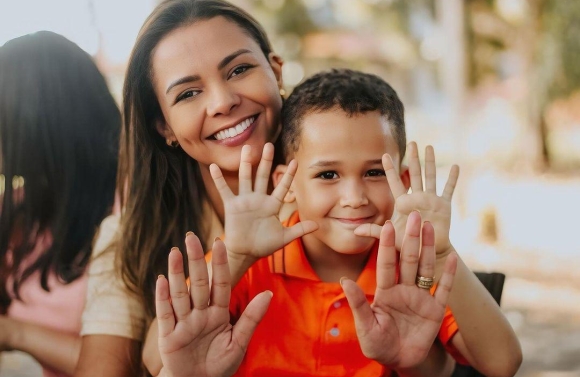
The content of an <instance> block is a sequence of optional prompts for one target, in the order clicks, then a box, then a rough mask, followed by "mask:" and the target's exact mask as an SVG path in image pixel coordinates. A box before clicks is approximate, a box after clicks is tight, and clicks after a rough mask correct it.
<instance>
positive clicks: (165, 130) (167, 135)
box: [155, 119, 177, 145]
mask: <svg viewBox="0 0 580 377" xmlns="http://www.w3.org/2000/svg"><path fill="white" fill-rule="evenodd" d="M155 128H156V129H157V132H159V135H161V136H162V137H163V138H164V139H165V142H166V143H167V145H171V143H173V142H177V138H176V137H175V134H174V133H173V131H172V130H171V128H170V127H169V126H168V125H167V123H166V122H165V120H164V119H158V120H157V121H156V122H155Z"/></svg>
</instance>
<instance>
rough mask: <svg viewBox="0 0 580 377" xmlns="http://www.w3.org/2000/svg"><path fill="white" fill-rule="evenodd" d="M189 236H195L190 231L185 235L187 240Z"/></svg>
mask: <svg viewBox="0 0 580 377" xmlns="http://www.w3.org/2000/svg"><path fill="white" fill-rule="evenodd" d="M187 236H193V232H192V231H191V230H190V231H189V232H187V233H185V238H187Z"/></svg>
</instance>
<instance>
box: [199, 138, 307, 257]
mask: <svg viewBox="0 0 580 377" xmlns="http://www.w3.org/2000/svg"><path fill="white" fill-rule="evenodd" d="M250 153H251V147H250V146H249V145H244V147H243V148H242V156H241V159H240V171H239V182H240V183H239V193H238V195H237V196H236V195H234V193H233V192H232V190H231V189H230V188H229V186H228V185H227V183H226V181H225V179H224V177H223V175H222V173H221V171H220V168H219V167H218V166H217V165H215V164H212V165H211V166H210V172H211V176H212V178H213V180H214V182H215V185H216V187H217V189H218V191H219V193H220V196H221V198H222V200H223V202H224V209H225V221H224V222H225V234H226V240H225V242H226V245H227V249H228V256H229V257H230V258H232V257H233V258H239V257H250V258H255V259H258V258H261V257H265V256H268V255H270V254H272V253H273V252H275V251H276V250H278V249H280V248H282V247H283V246H285V245H286V244H288V243H290V242H291V241H293V240H295V239H296V238H298V237H302V236H303V235H305V234H308V233H310V232H313V231H315V230H316V229H318V225H317V224H316V223H315V222H314V221H302V222H300V223H298V224H296V225H294V226H292V227H291V228H287V227H284V226H282V224H281V222H280V219H279V218H278V213H279V212H280V208H281V207H282V204H283V202H284V197H285V196H286V193H287V192H288V190H289V188H290V184H291V183H292V179H293V178H294V174H295V173H296V168H297V167H296V162H295V161H291V162H290V164H289V165H288V170H287V171H286V173H285V174H284V177H283V178H282V181H281V182H280V184H279V185H278V186H277V187H276V188H275V189H274V191H273V192H272V195H268V193H267V191H268V183H269V182H270V170H271V168H272V160H273V158H274V146H273V145H272V144H271V143H266V145H264V150H263V152H262V159H261V160H260V164H259V165H258V171H257V174H256V182H255V183H254V187H253V189H252V165H251V163H250V161H251V160H250Z"/></svg>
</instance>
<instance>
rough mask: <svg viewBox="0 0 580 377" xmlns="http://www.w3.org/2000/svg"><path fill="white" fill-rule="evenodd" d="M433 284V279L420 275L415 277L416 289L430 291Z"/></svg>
mask: <svg viewBox="0 0 580 377" xmlns="http://www.w3.org/2000/svg"><path fill="white" fill-rule="evenodd" d="M433 283H434V279H433V278H428V277H425V276H421V275H417V277H416V278H415V284H417V287H419V288H423V289H431V287H432V286H433Z"/></svg>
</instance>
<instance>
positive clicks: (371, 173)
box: [366, 169, 385, 177]
mask: <svg viewBox="0 0 580 377" xmlns="http://www.w3.org/2000/svg"><path fill="white" fill-rule="evenodd" d="M384 175H385V171H384V170H383V169H371V170H369V171H367V174H366V176H367V177H381V176H384Z"/></svg>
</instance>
